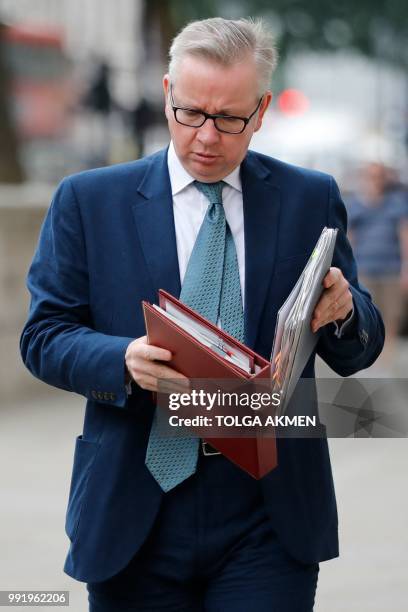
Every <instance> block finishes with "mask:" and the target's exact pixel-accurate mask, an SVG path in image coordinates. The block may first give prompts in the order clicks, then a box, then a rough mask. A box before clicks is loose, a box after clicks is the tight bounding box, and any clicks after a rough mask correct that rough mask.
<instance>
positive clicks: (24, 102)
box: [4, 24, 72, 139]
mask: <svg viewBox="0 0 408 612" xmlns="http://www.w3.org/2000/svg"><path fill="white" fill-rule="evenodd" d="M4 53H5V59H6V63H7V66H8V70H9V74H10V92H9V93H10V100H11V104H12V110H13V113H14V117H15V123H16V127H17V130H18V133H19V135H20V137H22V138H23V139H42V138H56V137H58V136H60V135H61V133H62V132H64V131H65V130H66V128H67V121H68V116H69V112H68V110H69V108H70V106H71V104H72V77H71V74H70V63H69V61H68V58H67V56H66V55H65V53H64V39H63V32H62V30H61V29H58V28H50V27H45V26H37V25H35V26H34V25H25V24H22V25H13V26H9V27H6V28H5V30H4Z"/></svg>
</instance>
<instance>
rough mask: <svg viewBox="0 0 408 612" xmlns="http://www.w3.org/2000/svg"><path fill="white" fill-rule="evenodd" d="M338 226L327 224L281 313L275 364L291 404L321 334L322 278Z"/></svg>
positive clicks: (278, 383) (277, 386)
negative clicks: (316, 324)
mask: <svg viewBox="0 0 408 612" xmlns="http://www.w3.org/2000/svg"><path fill="white" fill-rule="evenodd" d="M336 235H337V229H329V228H327V227H325V228H324V229H323V231H322V233H321V235H320V238H319V240H318V242H317V244H316V246H315V248H314V250H313V252H312V254H311V256H310V258H309V261H308V263H307V264H306V267H305V269H304V270H303V272H302V274H301V276H300V277H299V280H298V281H297V283H296V285H295V287H294V289H293V290H292V292H291V293H290V295H289V297H288V298H287V300H286V302H285V303H284V304H283V306H282V307H281V309H280V310H279V313H278V319H277V323H276V329H275V340H274V343H273V349H272V355H271V364H272V370H271V372H272V378H273V381H274V385H273V388H274V391H276V392H279V393H280V394H281V406H282V407H284V406H286V405H287V403H288V401H289V399H290V397H291V395H292V393H293V391H294V388H295V386H296V383H297V381H298V380H299V378H300V375H301V374H302V371H303V369H304V367H305V365H306V363H307V360H308V359H309V357H310V355H311V353H312V351H313V349H314V347H315V344H316V342H317V340H318V337H319V334H318V333H313V332H312V330H311V320H312V316H313V311H314V309H315V306H316V304H317V302H318V300H319V298H320V296H321V294H322V292H323V285H322V281H323V279H324V277H325V275H326V273H327V272H328V270H329V268H330V265H331V261H332V258H333V251H334V245H335V242H336Z"/></svg>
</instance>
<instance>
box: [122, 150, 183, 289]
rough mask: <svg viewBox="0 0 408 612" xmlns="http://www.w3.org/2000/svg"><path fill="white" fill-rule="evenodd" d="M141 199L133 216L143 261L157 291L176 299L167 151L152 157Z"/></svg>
mask: <svg viewBox="0 0 408 612" xmlns="http://www.w3.org/2000/svg"><path fill="white" fill-rule="evenodd" d="M138 193H139V194H140V195H141V196H142V198H140V197H139V201H138V202H137V203H135V204H134V205H133V214H134V217H135V221H136V227H137V232H138V234H139V239H140V244H141V247H142V250H143V254H144V257H145V261H146V264H147V267H148V269H149V273H150V277H151V279H152V285H153V290H154V292H155V301H157V291H158V290H159V289H165V290H166V291H168V292H169V293H171V294H172V295H174V296H176V297H178V296H179V295H180V273H179V265H178V257H177V245H176V232H175V227H174V216H173V200H172V195H171V184H170V178H169V172H168V168H167V149H165V150H163V151H160V152H159V153H158V154H157V155H155V156H153V157H152V159H151V162H150V164H149V166H148V169H147V171H146V174H145V175H144V177H143V179H142V181H141V183H140V185H139V187H138Z"/></svg>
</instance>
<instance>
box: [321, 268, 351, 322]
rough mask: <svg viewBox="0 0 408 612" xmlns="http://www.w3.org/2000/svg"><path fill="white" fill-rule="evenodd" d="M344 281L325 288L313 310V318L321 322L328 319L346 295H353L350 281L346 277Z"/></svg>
mask: <svg viewBox="0 0 408 612" xmlns="http://www.w3.org/2000/svg"><path fill="white" fill-rule="evenodd" d="M343 281H344V282H341V283H339V284H336V285H332V286H331V287H330V289H325V290H324V291H323V293H322V295H321V297H320V300H319V301H318V303H317V304H316V308H315V310H314V312H313V319H314V320H315V321H318V322H319V321H324V320H326V319H327V318H328V317H330V315H331V314H333V312H334V311H335V310H337V309H338V307H339V305H342V304H343V303H344V301H345V297H346V296H348V295H350V296H351V293H350V291H349V283H348V281H346V279H345V278H344V277H343Z"/></svg>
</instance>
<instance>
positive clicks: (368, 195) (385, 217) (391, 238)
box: [348, 162, 408, 367]
mask: <svg viewBox="0 0 408 612" xmlns="http://www.w3.org/2000/svg"><path fill="white" fill-rule="evenodd" d="M348 214H349V234H350V239H351V242H352V244H353V250H354V254H355V257H356V261H357V264H358V266H359V271H360V277H361V280H362V283H363V284H365V285H366V287H367V288H368V289H369V291H370V293H371V294H372V297H373V299H374V302H376V304H377V305H378V306H379V308H380V310H381V313H382V315H383V317H384V323H385V330H386V342H385V349H384V352H383V355H382V360H383V365H384V366H386V367H392V366H393V365H394V364H393V356H394V348H395V341H396V338H397V335H398V330H399V325H400V321H401V315H402V308H403V303H404V293H408V194H407V191H406V190H404V188H403V186H402V185H401V183H400V182H399V181H398V180H397V176H396V173H395V170H394V169H391V168H387V167H386V166H385V165H384V164H382V163H378V162H370V163H367V164H366V165H365V166H364V168H363V169H362V172H361V176H360V188H359V190H358V192H357V193H355V194H354V195H352V196H351V197H350V198H349V201H348Z"/></svg>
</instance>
